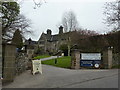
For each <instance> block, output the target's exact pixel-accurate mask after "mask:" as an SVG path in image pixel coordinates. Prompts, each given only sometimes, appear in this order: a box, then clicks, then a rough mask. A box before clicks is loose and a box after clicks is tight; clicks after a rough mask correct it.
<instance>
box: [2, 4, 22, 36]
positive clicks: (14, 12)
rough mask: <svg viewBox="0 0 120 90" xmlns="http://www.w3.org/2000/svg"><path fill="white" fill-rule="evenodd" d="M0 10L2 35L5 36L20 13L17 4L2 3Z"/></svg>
mask: <svg viewBox="0 0 120 90" xmlns="http://www.w3.org/2000/svg"><path fill="white" fill-rule="evenodd" d="M0 8H2V12H0V13H1V15H2V34H3V35H6V34H7V32H9V28H10V26H11V25H12V24H13V21H15V18H16V17H17V16H18V15H19V13H20V7H19V5H18V3H17V2H2V4H1V5H0Z"/></svg>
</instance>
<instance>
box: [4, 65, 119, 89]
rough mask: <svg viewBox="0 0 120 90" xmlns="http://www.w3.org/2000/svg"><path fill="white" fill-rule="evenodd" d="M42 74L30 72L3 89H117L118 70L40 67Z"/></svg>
mask: <svg viewBox="0 0 120 90" xmlns="http://www.w3.org/2000/svg"><path fill="white" fill-rule="evenodd" d="M42 68H43V74H36V75H32V74H31V73H30V70H28V71H26V72H24V73H22V74H21V75H19V76H17V77H16V78H15V80H14V82H13V83H11V84H9V85H6V86H3V88H118V69H109V70H107V69H104V70H102V69H79V70H70V69H64V68H58V67H53V66H49V65H42Z"/></svg>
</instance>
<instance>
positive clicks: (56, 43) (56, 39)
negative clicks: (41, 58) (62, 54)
mask: <svg viewBox="0 0 120 90" xmlns="http://www.w3.org/2000/svg"><path fill="white" fill-rule="evenodd" d="M65 34H66V33H63V27H62V26H60V27H59V33H58V34H56V35H52V31H51V30H50V29H47V33H46V34H45V33H42V35H41V36H40V38H39V40H38V47H39V48H41V49H42V50H43V52H44V53H55V52H58V50H59V47H60V46H61V45H63V44H67V42H68V37H67V35H65Z"/></svg>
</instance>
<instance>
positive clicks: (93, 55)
mask: <svg viewBox="0 0 120 90" xmlns="http://www.w3.org/2000/svg"><path fill="white" fill-rule="evenodd" d="M81 59H82V60H101V53H81Z"/></svg>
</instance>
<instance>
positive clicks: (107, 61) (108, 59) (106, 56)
mask: <svg viewBox="0 0 120 90" xmlns="http://www.w3.org/2000/svg"><path fill="white" fill-rule="evenodd" d="M112 57H113V55H112V48H108V49H107V50H105V51H103V67H104V68H109V69H110V68H112Z"/></svg>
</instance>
